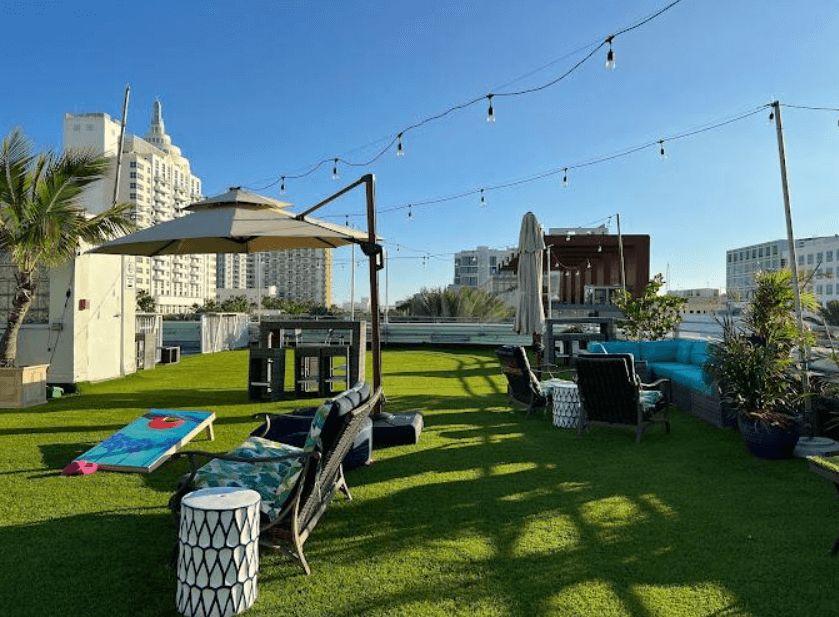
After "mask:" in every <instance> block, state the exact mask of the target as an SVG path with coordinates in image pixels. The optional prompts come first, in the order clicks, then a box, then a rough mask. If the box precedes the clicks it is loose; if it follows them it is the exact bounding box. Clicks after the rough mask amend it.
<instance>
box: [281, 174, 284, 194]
mask: <svg viewBox="0 0 839 617" xmlns="http://www.w3.org/2000/svg"><path fill="white" fill-rule="evenodd" d="M280 195H285V176H281V177H280Z"/></svg>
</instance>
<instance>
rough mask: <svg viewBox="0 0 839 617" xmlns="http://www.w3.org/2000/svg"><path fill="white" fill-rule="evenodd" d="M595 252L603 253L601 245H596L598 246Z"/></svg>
mask: <svg viewBox="0 0 839 617" xmlns="http://www.w3.org/2000/svg"><path fill="white" fill-rule="evenodd" d="M597 252H598V253H602V252H603V245H601V244H598V245H597Z"/></svg>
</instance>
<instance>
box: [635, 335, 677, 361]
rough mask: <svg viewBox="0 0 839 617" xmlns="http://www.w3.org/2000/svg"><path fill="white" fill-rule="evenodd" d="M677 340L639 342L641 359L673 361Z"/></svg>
mask: <svg viewBox="0 0 839 617" xmlns="http://www.w3.org/2000/svg"><path fill="white" fill-rule="evenodd" d="M678 346H679V341H677V340H672V339H670V340H666V341H643V342H641V359H642V360H646V361H647V362H673V361H674V360H675V359H676V349H677V348H678Z"/></svg>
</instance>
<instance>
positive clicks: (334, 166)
mask: <svg viewBox="0 0 839 617" xmlns="http://www.w3.org/2000/svg"><path fill="white" fill-rule="evenodd" d="M339 177H340V176H339V175H338V159H335V160H334V161H333V162H332V179H333V180H337V179H338V178H339Z"/></svg>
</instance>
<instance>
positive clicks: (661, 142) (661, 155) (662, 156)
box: [658, 139, 667, 161]
mask: <svg viewBox="0 0 839 617" xmlns="http://www.w3.org/2000/svg"><path fill="white" fill-rule="evenodd" d="M658 145H659V146H660V148H659V151H658V158H660V159H661V160H662V161H663V160H664V159H666V158H667V152H665V151H664V140H663V139H659V140H658Z"/></svg>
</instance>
